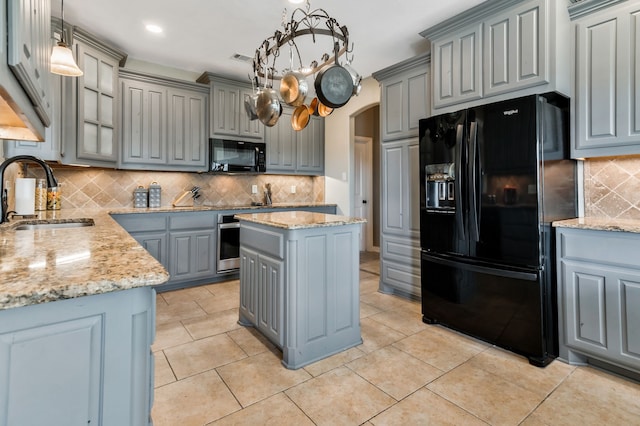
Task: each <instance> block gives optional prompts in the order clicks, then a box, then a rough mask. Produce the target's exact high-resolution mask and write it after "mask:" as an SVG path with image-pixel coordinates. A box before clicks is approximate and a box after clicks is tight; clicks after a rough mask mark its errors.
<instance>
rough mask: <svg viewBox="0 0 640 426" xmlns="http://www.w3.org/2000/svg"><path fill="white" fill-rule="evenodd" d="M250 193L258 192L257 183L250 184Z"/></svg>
mask: <svg viewBox="0 0 640 426" xmlns="http://www.w3.org/2000/svg"><path fill="white" fill-rule="evenodd" d="M251 193H252V194H257V193H258V185H251Z"/></svg>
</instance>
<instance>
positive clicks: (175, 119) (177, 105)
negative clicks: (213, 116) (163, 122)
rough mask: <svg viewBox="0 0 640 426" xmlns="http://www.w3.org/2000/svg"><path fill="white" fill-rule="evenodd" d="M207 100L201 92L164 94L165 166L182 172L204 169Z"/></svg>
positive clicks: (186, 91) (171, 91)
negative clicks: (167, 165)
mask: <svg viewBox="0 0 640 426" xmlns="http://www.w3.org/2000/svg"><path fill="white" fill-rule="evenodd" d="M207 96H208V95H207V94H206V93H203V92H194V91H188V90H180V89H169V90H168V93H167V100H168V102H169V105H168V108H167V112H168V123H167V124H168V140H169V141H170V143H169V146H168V154H169V158H168V159H167V161H168V163H169V165H171V166H176V167H178V168H180V169H183V170H189V169H192V168H196V169H199V170H206V169H207V162H208V161H207V158H206V154H207V145H208V139H209V138H208V137H207V127H208V126H207V103H208V101H209V99H208V97H207Z"/></svg>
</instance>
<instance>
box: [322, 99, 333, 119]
mask: <svg viewBox="0 0 640 426" xmlns="http://www.w3.org/2000/svg"><path fill="white" fill-rule="evenodd" d="M332 112H333V108H329V107H328V106H326V105H325V104H323V103H322V102H320V101H319V100H318V115H319V116H320V117H326V116H328V115H330V114H331V113H332Z"/></svg>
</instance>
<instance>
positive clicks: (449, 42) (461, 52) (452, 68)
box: [431, 24, 482, 108]
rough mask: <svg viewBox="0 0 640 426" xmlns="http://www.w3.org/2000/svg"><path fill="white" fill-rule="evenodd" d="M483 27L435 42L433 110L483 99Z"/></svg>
mask: <svg viewBox="0 0 640 426" xmlns="http://www.w3.org/2000/svg"><path fill="white" fill-rule="evenodd" d="M481 42H482V24H473V25H471V26H469V27H468V28H464V29H462V30H459V31H457V32H456V33H455V34H450V35H449V36H448V37H445V38H442V39H439V40H437V41H434V42H433V44H432V46H431V51H432V52H433V107H434V108H440V107H444V106H447V105H452V104H456V103H460V102H463V101H472V100H474V99H479V98H480V97H482V57H481V54H482V45H481Z"/></svg>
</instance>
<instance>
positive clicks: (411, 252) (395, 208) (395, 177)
mask: <svg viewBox="0 0 640 426" xmlns="http://www.w3.org/2000/svg"><path fill="white" fill-rule="evenodd" d="M419 158H420V155H419V145H418V139H417V138H411V139H408V140H404V141H398V142H390V143H383V144H382V153H381V168H382V179H381V181H382V197H381V201H382V202H381V207H382V233H381V236H380V244H381V255H380V291H382V292H383V293H398V294H400V295H404V296H410V297H412V298H416V299H418V298H420V294H421V291H420V285H421V284H420V181H419V177H420V171H419Z"/></svg>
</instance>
